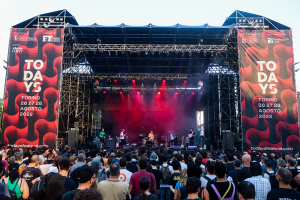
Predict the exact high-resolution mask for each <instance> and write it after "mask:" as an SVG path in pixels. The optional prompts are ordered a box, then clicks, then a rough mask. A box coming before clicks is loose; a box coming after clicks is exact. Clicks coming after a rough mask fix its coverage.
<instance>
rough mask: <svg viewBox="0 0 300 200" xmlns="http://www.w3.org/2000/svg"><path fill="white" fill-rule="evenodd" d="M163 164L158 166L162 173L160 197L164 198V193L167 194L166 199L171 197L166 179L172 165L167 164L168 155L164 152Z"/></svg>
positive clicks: (171, 170) (168, 199) (162, 199)
mask: <svg viewBox="0 0 300 200" xmlns="http://www.w3.org/2000/svg"><path fill="white" fill-rule="evenodd" d="M162 160H163V164H162V165H161V166H160V170H161V172H162V174H163V179H162V183H161V184H160V199H161V200H164V199H165V194H166V195H167V200H170V198H171V190H170V187H169V184H168V179H169V176H170V175H171V173H172V172H173V167H172V166H170V165H168V156H167V155H166V154H164V155H163V156H162Z"/></svg>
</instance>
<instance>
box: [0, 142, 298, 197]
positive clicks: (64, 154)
mask: <svg viewBox="0 0 300 200" xmlns="http://www.w3.org/2000/svg"><path fill="white" fill-rule="evenodd" d="M0 160H2V162H0V176H1V181H0V199H1V200H11V199H14V200H16V199H33V200H39V199H41V200H60V199H61V200H102V199H104V200H127V199H133V200H158V199H160V200H165V199H166V200H179V199H189V200H192V199H195V200H200V199H203V200H238V199H240V200H243V199H247V200H250V199H257V200H264V199H267V200H290V199H291V200H296V199H299V200H300V192H299V191H300V158H299V159H298V158H297V155H296V156H292V155H280V156H279V155H275V154H267V153H262V154H259V153H258V152H251V154H248V153H247V152H244V153H242V154H241V153H237V152H236V153H231V154H230V153H227V152H223V151H219V152H214V153H210V152H207V151H204V150H199V151H198V150H189V151H186V150H184V151H176V150H171V149H169V150H166V149H163V148H160V149H143V148H141V149H128V150H122V149H116V150H105V149H104V150H101V149H80V150H78V149H76V148H65V149H56V150H53V149H47V148H45V147H42V148H35V147H32V148H29V149H22V148H19V149H13V148H11V147H7V148H5V147H0Z"/></svg>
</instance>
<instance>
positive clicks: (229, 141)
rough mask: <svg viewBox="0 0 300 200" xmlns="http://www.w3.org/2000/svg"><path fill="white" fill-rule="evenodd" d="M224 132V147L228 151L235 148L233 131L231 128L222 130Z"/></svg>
mask: <svg viewBox="0 0 300 200" xmlns="http://www.w3.org/2000/svg"><path fill="white" fill-rule="evenodd" d="M222 134H223V143H222V149H224V150H226V151H233V150H234V138H233V133H232V132H231V131H230V130H225V131H222Z"/></svg>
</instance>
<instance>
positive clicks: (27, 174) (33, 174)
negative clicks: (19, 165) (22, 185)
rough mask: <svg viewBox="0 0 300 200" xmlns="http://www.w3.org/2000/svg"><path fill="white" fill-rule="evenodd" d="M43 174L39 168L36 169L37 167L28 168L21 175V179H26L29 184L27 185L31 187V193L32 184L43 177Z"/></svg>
mask: <svg viewBox="0 0 300 200" xmlns="http://www.w3.org/2000/svg"><path fill="white" fill-rule="evenodd" d="M42 175H43V174H42V172H41V170H40V169H39V168H35V167H27V168H25V169H24V170H23V172H22V174H21V178H23V179H25V180H26V182H27V185H28V187H29V191H30V190H31V188H32V182H31V181H33V180H34V179H36V178H37V177H40V176H42Z"/></svg>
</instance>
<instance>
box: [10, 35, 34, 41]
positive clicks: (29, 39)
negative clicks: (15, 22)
mask: <svg viewBox="0 0 300 200" xmlns="http://www.w3.org/2000/svg"><path fill="white" fill-rule="evenodd" d="M14 41H22V42H26V41H36V38H35V37H18V36H17V35H15V36H14Z"/></svg>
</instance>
